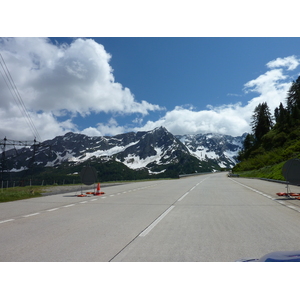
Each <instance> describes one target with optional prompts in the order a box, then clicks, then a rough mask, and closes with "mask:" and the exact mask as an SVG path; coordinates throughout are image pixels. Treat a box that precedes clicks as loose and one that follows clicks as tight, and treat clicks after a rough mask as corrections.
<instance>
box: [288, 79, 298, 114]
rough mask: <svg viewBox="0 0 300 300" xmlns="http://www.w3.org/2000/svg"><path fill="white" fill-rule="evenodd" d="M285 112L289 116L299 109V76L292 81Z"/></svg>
mask: <svg viewBox="0 0 300 300" xmlns="http://www.w3.org/2000/svg"><path fill="white" fill-rule="evenodd" d="M286 102H287V110H288V112H289V113H290V114H293V113H294V111H295V110H296V109H297V108H298V109H300V76H299V77H298V78H297V80H296V81H293V83H292V85H291V87H290V89H289V91H288V95H287V99H286Z"/></svg>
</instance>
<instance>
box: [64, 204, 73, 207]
mask: <svg viewBox="0 0 300 300" xmlns="http://www.w3.org/2000/svg"><path fill="white" fill-rule="evenodd" d="M74 205H75V204H69V205H65V206H64V207H71V206H74Z"/></svg>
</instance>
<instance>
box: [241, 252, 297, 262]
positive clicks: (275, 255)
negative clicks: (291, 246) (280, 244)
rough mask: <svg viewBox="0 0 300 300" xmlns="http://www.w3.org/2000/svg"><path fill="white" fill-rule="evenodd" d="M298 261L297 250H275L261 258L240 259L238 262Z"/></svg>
mask: <svg viewBox="0 0 300 300" xmlns="http://www.w3.org/2000/svg"><path fill="white" fill-rule="evenodd" d="M260 261H262V262H300V250H299V251H276V252H271V253H268V254H266V255H264V256H263V257H261V258H250V259H241V260H238V262H260Z"/></svg>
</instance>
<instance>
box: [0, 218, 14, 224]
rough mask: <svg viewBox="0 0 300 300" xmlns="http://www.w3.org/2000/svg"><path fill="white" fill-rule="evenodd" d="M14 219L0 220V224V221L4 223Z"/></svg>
mask: <svg viewBox="0 0 300 300" xmlns="http://www.w3.org/2000/svg"><path fill="white" fill-rule="evenodd" d="M14 220H15V219H8V220H4V221H0V224H1V223H6V222H11V221H14Z"/></svg>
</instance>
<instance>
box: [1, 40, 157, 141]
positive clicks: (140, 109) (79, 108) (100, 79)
mask: <svg viewBox="0 0 300 300" xmlns="http://www.w3.org/2000/svg"><path fill="white" fill-rule="evenodd" d="M0 50H1V54H2V56H3V58H4V60H5V64H6V66H7V68H8V70H9V71H10V74H11V76H12V78H13V80H14V82H15V84H16V86H17V88H18V91H19V93H20V95H21V97H22V100H23V101H24V103H25V106H26V108H27V109H28V111H29V112H30V115H31V116H32V117H33V118H34V123H37V124H36V127H37V129H38V131H39V132H40V135H41V136H42V137H43V138H44V139H46V138H48V137H50V136H52V137H53V134H54V133H58V132H59V133H63V132H65V131H68V130H70V129H75V128H76V125H75V124H72V117H74V116H76V115H78V114H79V115H81V116H87V115H89V114H90V113H91V112H95V113H99V112H105V113H117V114H132V113H139V114H141V115H147V114H148V113H149V111H155V110H160V109H161V107H160V106H159V105H155V104H151V103H148V102H147V101H144V100H143V101H141V102H138V101H136V100H135V98H134V95H133V94H132V93H131V91H130V89H129V88H127V87H123V86H122V84H121V83H118V82H115V79H114V76H113V70H112V68H111V66H110V64H109V62H110V59H111V55H110V54H109V53H107V52H106V51H105V49H104V47H103V45H101V44H98V43H96V42H95V41H94V40H92V39H80V38H79V39H75V40H74V41H73V42H72V43H71V44H70V45H69V44H63V45H59V44H53V43H52V42H51V41H50V40H49V39H47V38H1V39H0ZM2 75H4V72H3V70H2ZM0 79H2V78H1V77H0ZM16 106H17V104H16V103H15V102H14V100H13V98H12V95H11V92H10V90H9V89H8V87H7V86H6V85H5V81H4V80H1V81H0V114H1V115H2V119H1V121H2V122H1V124H0V135H8V134H10V137H11V138H15V139H21V138H22V137H23V138H24V139H27V138H29V136H32V135H31V133H30V132H28V133H27V134H26V130H25V128H26V118H25V117H24V116H22V115H20V114H16V109H15V108H16ZM64 115H65V116H70V118H69V121H68V122H67V123H59V122H58V121H57V117H60V116H64ZM17 116H18V122H17V124H18V125H19V126H20V127H18V128H19V129H18V130H16V131H15V133H13V130H11V131H10V132H8V131H9V130H7V128H15V129H17V128H16V123H15V121H14V120H15V118H16V117H17ZM42 116H43V117H44V118H45V121H47V122H49V123H48V125H47V126H43V125H42V126H41V127H40V126H39V122H38V120H39V118H41V117H42ZM22 125H23V126H22ZM51 126H53V128H52V130H53V131H52V132H51V131H50V132H48V131H47V129H46V128H48V129H49V128H50V127H51ZM20 131H22V136H20Z"/></svg>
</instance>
